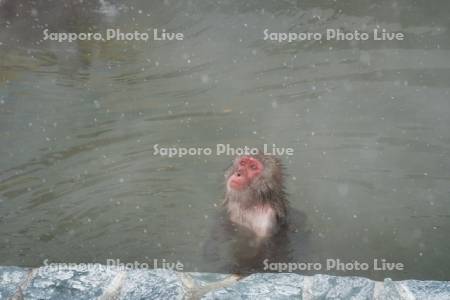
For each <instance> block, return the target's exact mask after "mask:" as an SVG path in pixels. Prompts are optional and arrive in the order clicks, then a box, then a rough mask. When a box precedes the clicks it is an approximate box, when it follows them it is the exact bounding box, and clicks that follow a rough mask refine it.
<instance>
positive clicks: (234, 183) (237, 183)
mask: <svg viewBox="0 0 450 300" xmlns="http://www.w3.org/2000/svg"><path fill="white" fill-rule="evenodd" d="M242 185H243V184H242V180H240V179H231V180H230V187H231V188H233V189H237V190H239V189H241V188H242Z"/></svg>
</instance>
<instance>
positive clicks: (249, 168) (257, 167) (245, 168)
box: [228, 156, 264, 190]
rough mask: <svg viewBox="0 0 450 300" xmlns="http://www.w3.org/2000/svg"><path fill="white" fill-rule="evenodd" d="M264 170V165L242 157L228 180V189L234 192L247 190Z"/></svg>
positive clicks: (255, 160)
mask: <svg viewBox="0 0 450 300" xmlns="http://www.w3.org/2000/svg"><path fill="white" fill-rule="evenodd" d="M263 169H264V165H263V164H262V163H261V162H260V161H259V160H257V159H256V158H253V157H251V156H243V157H241V158H240V159H239V161H238V162H237V165H235V167H234V172H233V173H232V174H231V176H230V178H228V187H229V188H232V189H234V190H243V189H245V188H247V187H248V186H249V185H250V184H251V183H252V181H253V180H254V179H255V178H257V177H258V176H259V175H260V174H261V172H262V171H263Z"/></svg>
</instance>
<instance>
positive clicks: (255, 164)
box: [225, 154, 283, 193]
mask: <svg viewBox="0 0 450 300" xmlns="http://www.w3.org/2000/svg"><path fill="white" fill-rule="evenodd" d="M225 176H226V178H227V182H226V184H227V190H228V191H236V192H242V191H246V190H253V191H255V190H257V191H259V192H262V193H267V192H269V193H270V191H271V190H282V189H283V185H282V184H283V173H282V165H281V162H280V160H279V159H277V158H275V157H273V156H270V155H262V154H258V155H244V156H238V157H236V159H235V160H234V162H233V165H232V166H231V167H230V168H229V169H228V171H227V173H226V174H225Z"/></svg>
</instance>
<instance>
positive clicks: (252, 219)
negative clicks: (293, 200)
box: [224, 154, 288, 239]
mask: <svg viewBox="0 0 450 300" xmlns="http://www.w3.org/2000/svg"><path fill="white" fill-rule="evenodd" d="M225 177H226V195H225V201H224V206H225V207H226V210H227V212H228V216H229V219H230V221H231V222H232V223H234V224H236V225H238V226H240V227H243V228H246V229H247V230H249V231H251V232H252V233H253V234H254V235H255V236H256V237H257V238H258V239H266V238H269V237H271V236H273V235H274V234H276V233H277V232H278V230H279V229H280V227H281V226H283V225H286V219H287V205H288V202H287V200H286V193H285V191H284V185H283V179H284V178H283V166H282V165H281V162H280V160H279V159H278V158H275V157H274V156H270V155H262V154H258V155H254V156H250V155H245V156H239V157H237V158H236V159H235V160H234V163H233V165H232V166H231V167H230V168H229V169H228V170H227V171H226V173H225Z"/></svg>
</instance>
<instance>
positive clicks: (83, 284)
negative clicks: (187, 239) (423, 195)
mask: <svg viewBox="0 0 450 300" xmlns="http://www.w3.org/2000/svg"><path fill="white" fill-rule="evenodd" d="M0 299H2V300H3V299H31V300H33V299H59V300H64V299H99V300H107V299H311V300H313V299H408V300H410V299H436V300H437V299H439V300H440V299H450V281H420V280H403V281H392V280H391V279H385V280H384V281H373V280H370V279H367V278H363V277H341V276H330V275H314V276H303V275H299V274H293V273H255V274H252V275H249V276H245V277H244V276H238V275H232V274H216V273H195V272H185V273H183V272H175V271H171V270H165V269H152V270H150V269H134V270H124V269H120V268H112V267H106V266H102V265H97V266H96V267H95V268H85V267H83V266H81V265H79V266H78V265H77V266H70V267H66V268H48V267H41V268H20V267H9V266H4V267H0Z"/></svg>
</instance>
